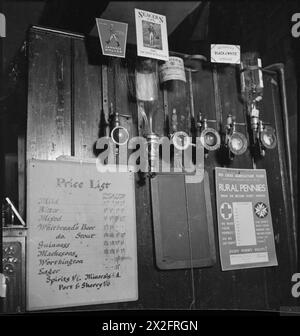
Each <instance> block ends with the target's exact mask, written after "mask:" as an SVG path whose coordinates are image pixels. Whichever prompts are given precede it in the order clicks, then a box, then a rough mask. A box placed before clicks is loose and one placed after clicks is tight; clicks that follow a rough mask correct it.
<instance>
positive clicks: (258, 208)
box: [254, 202, 269, 218]
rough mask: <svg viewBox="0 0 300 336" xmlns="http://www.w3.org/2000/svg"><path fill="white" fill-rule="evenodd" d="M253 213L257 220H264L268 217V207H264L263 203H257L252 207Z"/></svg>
mask: <svg viewBox="0 0 300 336" xmlns="http://www.w3.org/2000/svg"><path fill="white" fill-rule="evenodd" d="M254 212H255V215H256V216H257V217H259V218H265V217H266V216H267V215H268V213H269V209H268V207H267V206H266V204H265V203H263V202H258V203H256V204H255V206H254Z"/></svg>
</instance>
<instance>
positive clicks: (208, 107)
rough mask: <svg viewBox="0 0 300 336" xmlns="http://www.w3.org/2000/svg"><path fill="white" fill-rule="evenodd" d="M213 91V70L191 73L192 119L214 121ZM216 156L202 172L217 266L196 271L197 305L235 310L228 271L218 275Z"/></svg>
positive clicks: (215, 102) (215, 96) (215, 97)
mask: <svg viewBox="0 0 300 336" xmlns="http://www.w3.org/2000/svg"><path fill="white" fill-rule="evenodd" d="M215 84H216V83H215ZM214 90H216V91H218V88H217V87H215V85H214V83H213V73H212V67H210V66H207V65H205V64H204V65H203V67H202V69H201V70H200V71H199V72H197V73H194V74H193V91H194V106H195V116H196V115H197V113H198V112H199V111H201V112H202V114H203V117H204V118H207V119H210V120H216V119H217V114H219V113H221V112H222V111H221V110H220V111H218V113H217V109H218V108H219V104H218V94H217V92H216V93H215V91H214ZM218 120H219V118H218ZM209 126H210V127H214V128H216V129H217V130H218V131H220V129H219V123H216V124H209ZM219 156H220V151H213V152H210V153H209V155H208V157H207V158H206V159H205V169H206V170H207V172H208V174H209V183H210V192H211V203H212V213H213V225H214V231H215V244H216V255H217V264H216V265H215V266H214V267H212V268H209V269H204V270H201V269H197V270H195V289H196V306H197V307H198V308H201V309H218V308H222V309H223V308H227V309H234V308H236V307H237V306H236V297H235V286H234V283H235V282H234V279H233V278H232V275H231V273H230V272H221V265H220V258H219V246H218V238H217V237H218V230H217V217H216V211H217V210H216V197H215V181H214V167H215V166H216V165H220V164H221V162H220V161H219ZM224 293H226V295H224Z"/></svg>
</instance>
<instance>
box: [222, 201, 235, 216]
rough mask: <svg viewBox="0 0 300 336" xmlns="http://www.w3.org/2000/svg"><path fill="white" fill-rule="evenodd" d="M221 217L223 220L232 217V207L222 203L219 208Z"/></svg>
mask: <svg viewBox="0 0 300 336" xmlns="http://www.w3.org/2000/svg"><path fill="white" fill-rule="evenodd" d="M220 214H221V217H222V218H223V219H225V220H229V219H231V217H232V207H231V205H230V204H229V203H227V202H225V203H222V204H221V206H220Z"/></svg>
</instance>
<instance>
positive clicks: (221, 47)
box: [210, 44, 241, 64]
mask: <svg viewBox="0 0 300 336" xmlns="http://www.w3.org/2000/svg"><path fill="white" fill-rule="evenodd" d="M210 61H211V62H212V63H229V64H240V63H241V47H240V46H239V45H231V44H211V45H210Z"/></svg>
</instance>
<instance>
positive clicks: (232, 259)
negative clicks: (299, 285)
mask: <svg viewBox="0 0 300 336" xmlns="http://www.w3.org/2000/svg"><path fill="white" fill-rule="evenodd" d="M215 173H216V176H215V177H216V197H217V215H218V234H219V246H220V257H221V266H222V270H223V271H227V270H234V269H242V268H254V267H266V266H276V265H278V263H277V257H276V251H275V243H274V233H273V227H272V216H271V207H270V200H269V194H268V185H267V177H266V170H265V169H228V168H218V167H217V168H216V170H215Z"/></svg>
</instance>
